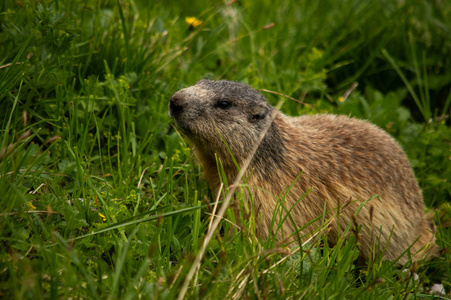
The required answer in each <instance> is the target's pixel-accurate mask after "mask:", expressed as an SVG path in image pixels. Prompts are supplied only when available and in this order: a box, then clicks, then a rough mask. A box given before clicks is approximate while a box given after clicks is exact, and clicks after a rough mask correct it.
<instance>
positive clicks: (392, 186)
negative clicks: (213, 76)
mask: <svg viewBox="0 0 451 300" xmlns="http://www.w3.org/2000/svg"><path fill="white" fill-rule="evenodd" d="M224 101H226V102H227V103H230V107H224V106H227V105H226V104H227V103H226V102H224ZM169 110H170V114H171V116H172V117H173V118H174V119H175V121H176V123H177V125H178V127H179V128H180V129H181V131H182V132H183V133H184V134H185V135H186V136H187V138H188V139H189V140H190V141H191V143H192V144H193V146H194V150H195V153H196V154H197V157H198V158H199V160H200V162H201V163H202V165H203V167H204V171H205V176H206V178H207V181H208V183H209V185H210V187H211V188H212V190H213V192H217V191H218V188H219V185H220V179H219V176H218V171H217V165H216V159H215V154H216V155H217V157H218V158H219V159H220V161H221V162H222V164H223V167H224V171H225V173H226V176H227V180H228V182H229V183H231V182H233V180H234V179H235V177H236V176H237V173H238V172H237V167H236V166H235V164H234V163H233V160H232V158H231V155H230V152H231V153H232V155H233V157H234V158H235V159H236V161H237V163H238V164H239V165H240V166H241V165H242V164H243V162H244V161H245V160H246V159H247V158H248V155H249V153H250V152H251V149H252V147H253V146H254V144H255V143H256V141H257V140H258V138H259V135H260V133H261V132H265V130H266V129H267V132H266V135H265V136H264V138H263V140H262V142H261V144H260V145H259V147H258V148H257V151H256V153H255V155H254V157H253V158H252V160H251V163H250V165H249V168H248V171H247V173H246V175H245V177H246V178H247V176H249V175H250V176H249V178H248V179H247V184H248V186H250V188H251V191H252V194H253V200H254V205H255V206H256V207H259V208H260V212H261V216H260V217H259V218H258V220H259V221H258V224H257V226H258V229H259V232H260V233H261V235H262V236H268V235H269V234H271V232H269V231H270V228H269V227H270V224H271V219H272V218H273V213H274V210H275V208H276V205H277V201H278V199H282V198H283V199H284V201H285V206H286V208H287V209H289V208H291V207H292V206H293V205H294V204H295V203H296V202H297V201H298V200H299V199H300V198H301V197H302V196H303V195H304V194H306V193H307V192H308V191H309V190H310V189H311V191H310V192H309V193H308V194H307V195H306V196H305V197H304V198H303V199H302V200H300V201H299V203H297V204H296V205H295V206H294V208H293V210H292V212H291V215H292V218H293V220H295V223H296V227H297V228H300V227H302V226H304V225H305V224H307V223H308V222H310V221H311V220H313V219H315V218H317V217H318V216H321V215H322V214H323V212H324V207H325V205H326V210H327V211H333V210H334V209H335V211H334V212H331V213H330V214H329V215H328V217H331V216H336V220H339V222H338V221H335V222H332V223H331V227H332V228H331V231H330V233H329V237H328V239H329V241H330V242H332V244H333V243H334V242H335V241H336V240H337V236H338V231H339V229H338V226H340V228H341V230H343V229H344V228H346V226H347V225H348V224H349V223H350V222H351V221H352V218H354V217H353V215H355V213H356V211H357V209H358V207H359V206H360V204H361V203H362V201H365V200H367V199H369V198H371V197H372V196H374V195H375V194H377V195H379V199H377V198H375V199H372V200H370V201H369V202H368V203H366V204H365V205H363V207H362V209H361V211H360V212H359V213H358V214H357V216H356V217H355V220H354V222H357V223H358V224H362V225H363V226H362V229H361V231H360V240H359V241H360V244H361V246H360V251H361V256H362V258H363V259H365V260H367V259H369V258H370V257H371V255H372V253H373V251H374V243H377V242H379V243H380V246H379V248H381V249H383V248H384V247H385V245H386V244H387V241H388V240H389V239H390V241H389V243H388V244H387V249H386V251H385V253H384V256H385V258H387V259H389V260H394V259H396V258H397V257H398V256H400V255H401V253H402V252H403V251H405V250H406V249H407V248H408V247H410V246H411V245H412V244H413V246H412V248H411V253H412V257H413V259H414V260H417V259H420V258H423V257H424V256H425V255H426V254H427V253H429V251H433V252H436V251H437V248H436V246H435V244H434V241H435V237H434V235H433V234H432V233H431V231H430V230H429V228H428V222H427V220H426V218H425V214H424V205H423V199H422V194H421V190H420V188H419V187H418V184H417V181H416V179H415V176H414V174H413V171H412V168H411V166H410V164H409V161H408V160H407V157H406V155H405V153H404V151H403V150H402V149H401V147H400V146H399V144H398V143H397V142H396V141H395V140H394V139H393V138H392V137H391V136H390V135H388V134H387V133H386V132H384V131H383V130H381V129H379V128H378V127H376V126H375V125H372V124H370V123H368V122H366V121H362V120H358V119H354V118H348V117H345V116H336V115H328V114H324V115H315V116H300V117H296V118H292V117H288V116H285V115H284V114H282V113H281V112H279V111H277V110H275V109H274V108H273V107H271V106H270V105H269V104H268V102H267V101H266V99H265V98H264V97H263V96H262V95H261V94H260V93H258V92H257V91H256V90H254V89H252V88H251V87H249V86H246V85H244V84H241V83H236V82H231V81H210V80H201V81H199V82H198V83H197V84H196V85H195V86H192V87H189V88H187V89H183V90H181V91H179V92H177V93H175V94H174V96H173V97H172V98H171V101H170V104H169ZM226 145H227V146H228V147H229V148H230V152H229V150H228V149H227V147H226ZM299 176H300V177H299ZM298 177H299V179H298V180H297V181H296V179H297V178H298ZM293 183H294V185H293V187H292V188H291V190H289V192H287V191H288V188H289V186H290V185H292V184H293ZM348 202H350V203H348ZM345 203H348V204H346V205H345V206H346V208H342V209H341V213H340V215H339V216H338V215H337V210H336V209H337V206H340V205H344V204H345ZM338 223H340V224H338ZM315 226H317V225H312V226H310V227H307V229H306V231H311V230H313V229H314V228H315ZM282 229H283V233H282V234H281V236H280V238H282V237H286V236H289V235H291V234H292V233H293V231H294V230H295V226H294V225H293V223H292V222H290V221H288V220H287V221H285V222H284V224H283V228H282ZM272 233H273V232H272ZM303 233H305V232H303ZM390 234H392V236H391V238H389V237H390ZM417 239H418V241H417V242H415V241H416V240H417ZM428 244H431V245H432V247H430V248H433V250H428V252H427V251H422V250H421V249H422V248H423V247H424V248H427V246H428ZM406 260H407V256H406V255H404V256H403V257H402V258H401V260H400V262H401V263H404V262H405V261H406Z"/></svg>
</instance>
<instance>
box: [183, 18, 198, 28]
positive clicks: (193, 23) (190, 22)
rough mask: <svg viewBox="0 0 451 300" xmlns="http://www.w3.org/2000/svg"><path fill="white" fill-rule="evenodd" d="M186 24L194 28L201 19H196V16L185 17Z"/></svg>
mask: <svg viewBox="0 0 451 300" xmlns="http://www.w3.org/2000/svg"><path fill="white" fill-rule="evenodd" d="M185 22H186V24H188V25H190V26H193V27H194V28H196V27H198V26H200V24H202V21H201V20H199V19H197V18H196V17H186V18H185Z"/></svg>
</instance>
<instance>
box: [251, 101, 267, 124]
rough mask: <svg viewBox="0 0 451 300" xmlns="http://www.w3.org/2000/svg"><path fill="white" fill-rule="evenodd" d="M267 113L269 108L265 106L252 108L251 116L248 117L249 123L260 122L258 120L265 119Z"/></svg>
mask: <svg viewBox="0 0 451 300" xmlns="http://www.w3.org/2000/svg"><path fill="white" fill-rule="evenodd" d="M268 113H269V108H268V107H267V106H266V105H258V106H256V107H254V109H253V111H252V114H251V115H250V117H249V122H251V123H253V122H257V121H260V120H262V119H264V118H266V116H267V115H268Z"/></svg>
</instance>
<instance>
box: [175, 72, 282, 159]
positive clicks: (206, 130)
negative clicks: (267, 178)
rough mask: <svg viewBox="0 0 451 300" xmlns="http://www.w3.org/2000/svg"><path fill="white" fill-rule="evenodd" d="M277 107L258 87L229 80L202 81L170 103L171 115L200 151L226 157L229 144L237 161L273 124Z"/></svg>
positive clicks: (246, 153)
mask: <svg viewBox="0 0 451 300" xmlns="http://www.w3.org/2000/svg"><path fill="white" fill-rule="evenodd" d="M273 110H274V109H273V107H272V106H271V105H270V104H269V103H268V102H267V100H266V98H265V97H264V96H262V95H261V94H260V93H259V92H258V91H256V90H255V89H253V88H251V87H249V86H247V85H245V84H243V83H238V82H233V81H225V80H221V81H212V80H205V79H203V80H200V81H198V82H197V83H196V85H194V86H191V87H189V88H185V89H182V90H180V91H178V92H176V93H175V94H174V95H173V96H172V98H171V100H170V102H169V114H170V116H171V117H172V118H173V119H174V120H175V122H176V124H177V126H178V128H180V130H181V131H182V132H183V133H184V134H185V135H186V136H187V137H188V139H189V140H190V141H191V142H192V143H193V144H194V145H195V146H196V147H197V148H198V150H200V151H201V152H202V153H203V154H204V155H209V156H212V155H214V153H216V154H217V155H218V156H219V157H220V158H225V157H230V154H229V153H228V150H227V147H229V149H230V151H231V152H232V154H233V155H234V157H235V158H236V159H237V160H242V159H245V158H246V155H248V154H249V152H250V151H251V149H252V147H253V145H254V143H255V142H256V141H257V140H258V137H259V135H260V132H262V131H263V130H265V129H266V128H267V127H268V126H269V124H271V119H272V111H273ZM226 145H227V146H226Z"/></svg>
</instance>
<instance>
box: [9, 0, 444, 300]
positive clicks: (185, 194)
mask: <svg viewBox="0 0 451 300" xmlns="http://www.w3.org/2000/svg"><path fill="white" fill-rule="evenodd" d="M298 2H299V1H291V0H285V1H280V2H278V3H277V4H275V2H274V1H266V0H263V1H254V2H252V1H236V2H234V3H226V2H220V1H195V2H194V3H190V5H186V3H185V2H183V1H164V2H163V1H161V2H159V1H143V0H117V1H113V0H111V1H95V0H86V1H74V0H68V1H58V0H52V1H51V0H42V1H31V0H26V1H14V0H3V1H1V3H0V23H1V24H2V26H1V29H0V297H3V298H5V299H23V298H25V299H41V298H51V299H56V298H94V299H96V298H101V299H105V298H111V299H117V298H121V299H135V298H138V297H140V298H143V299H175V298H177V297H178V296H179V295H180V291H181V290H182V287H183V286H184V284H185V286H186V287H187V290H186V298H188V299H214V298H227V299H228V298H236V299H241V298H244V299H247V298H257V299H278V298H281V299H282V298H295V299H298V298H301V297H304V298H305V299H312V298H321V299H323V298H332V297H333V298H337V299H354V298H358V299H379V298H380V299H388V298H393V299H417V298H422V299H423V298H431V296H430V295H428V287H430V286H431V285H432V284H433V283H437V282H442V283H443V284H444V285H445V287H446V288H447V290H448V291H449V290H450V288H451V279H450V278H451V263H450V261H451V256H450V254H449V248H450V244H451V228H450V225H451V218H450V215H451V153H450V151H451V128H450V117H449V115H450V114H451V109H450V108H451V92H450V86H451V71H450V70H451V55H450V53H451V38H450V37H451V19H450V18H449V15H450V14H451V5H450V4H449V3H448V2H447V1H426V2H425V1H415V0H414V1H358V0H346V1H342V2H340V4H338V2H336V1H327V0H321V1H317V2H312V1H305V2H301V3H298ZM186 17H196V18H197V19H198V20H201V21H202V23H201V24H200V25H198V26H196V27H194V26H190V25H188V24H187V22H186V21H185V18H186ZM201 78H210V79H230V80H236V81H242V82H245V83H248V84H250V85H252V86H254V87H255V88H258V89H266V90H271V91H274V92H277V93H282V94H286V95H289V96H290V97H293V98H296V99H302V100H303V101H305V102H306V103H308V104H310V105H313V107H311V106H303V105H301V104H299V103H298V102H295V101H291V100H289V99H285V102H284V104H283V106H282V107H281V110H282V111H284V112H285V113H287V114H289V115H299V114H314V113H323V112H331V113H338V114H350V115H353V116H356V117H359V118H365V119H369V120H371V121H372V122H374V123H375V124H377V125H379V126H380V127H382V128H384V129H385V130H387V131H388V132H389V133H390V134H392V135H393V136H394V137H395V138H396V139H397V140H398V141H399V142H400V143H401V144H402V146H403V147H404V149H405V150H406V152H407V154H408V156H409V158H410V160H411V162H412V166H413V167H414V169H415V172H416V176H417V178H418V181H419V183H420V185H421V187H422V189H423V193H424V197H425V203H426V206H427V208H428V210H429V213H430V214H431V215H433V216H434V217H433V219H434V221H435V223H436V224H437V227H438V229H437V237H438V243H439V245H440V246H441V247H443V248H445V251H444V253H443V255H442V257H441V258H439V259H437V260H435V261H432V262H424V263H421V264H419V265H417V264H415V265H410V264H408V265H406V266H405V267H407V268H410V269H411V270H414V271H416V273H417V274H418V275H419V276H420V279H419V280H415V279H414V277H413V276H412V275H411V274H410V273H409V272H403V268H401V267H399V266H396V265H395V264H393V263H391V262H387V261H383V260H381V259H380V257H375V259H374V260H373V261H371V262H369V264H368V265H367V266H363V267H362V266H359V265H357V264H356V262H355V261H354V260H355V258H356V257H357V255H358V245H356V243H355V234H354V232H355V230H357V229H356V226H358V224H350V225H349V227H348V228H347V229H346V230H344V232H343V236H342V238H341V239H340V240H339V242H338V245H337V246H336V247H334V248H329V247H328V246H327V243H326V239H327V238H326V237H325V235H324V232H323V231H319V232H318V236H319V238H318V239H317V241H316V242H311V243H308V244H305V245H303V247H302V248H301V249H300V250H297V249H296V248H286V247H284V246H283V245H280V244H279V243H278V242H277V241H276V240H273V239H269V240H268V241H262V240H260V239H258V238H257V236H256V234H255V229H254V223H253V222H254V221H255V220H254V219H253V218H250V219H249V220H247V221H246V220H244V219H243V220H239V222H238V223H239V224H242V225H243V230H241V231H238V230H236V227H235V226H234V225H233V223H234V221H236V220H235V217H236V216H235V215H234V214H233V212H232V211H231V210H230V209H229V210H227V211H226V214H225V216H226V218H227V219H228V220H230V221H231V222H229V221H222V222H220V223H219V227H218V229H217V230H215V231H214V232H213V234H212V239H211V241H210V242H209V243H208V245H207V246H206V248H205V253H204V255H203V257H202V259H201V260H200V264H199V265H194V267H195V268H194V269H193V270H194V273H192V275H193V276H192V278H190V277H188V276H187V275H188V274H189V271H190V269H191V268H193V263H194V261H195V259H196V255H197V254H198V253H199V250H200V249H201V248H202V247H203V243H204V237H205V235H206V234H207V232H208V228H209V224H210V215H211V212H212V209H213V206H214V204H215V201H216V199H215V195H212V194H211V192H210V191H209V189H208V186H207V184H206V182H205V180H204V178H203V177H202V170H201V169H200V167H199V166H198V165H197V164H196V162H195V159H194V157H193V156H192V154H191V150H190V149H189V147H188V145H187V144H186V142H185V141H184V140H183V138H181V137H180V136H179V134H178V133H177V132H176V131H175V129H174V127H173V126H172V125H171V124H172V123H171V120H170V118H169V116H168V113H167V104H168V101H169V98H170V97H171V95H172V94H173V93H174V92H175V91H177V90H178V89H180V88H182V87H186V86H189V85H192V84H194V83H195V82H196V81H197V80H199V79H201ZM355 82H357V83H358V85H357V86H356V85H355V84H354V83H355ZM264 94H265V96H267V97H268V100H269V101H270V102H272V103H273V104H276V103H278V102H279V100H280V99H282V97H280V96H277V95H276V94H273V93H267V92H264ZM245 192H246V190H245V189H243V190H242V191H239V192H238V196H237V197H236V201H238V203H236V204H235V205H239V206H240V207H241V208H242V216H243V215H244V214H249V215H253V213H254V212H253V211H252V208H251V207H247V204H246V203H243V201H242V196H240V195H242V194H240V193H245ZM279 213H283V212H282V211H280V212H279ZM242 216H241V218H242ZM324 222H325V223H324V224H325V226H327V220H324ZM276 225H277V224H275V225H274V226H276ZM446 249H448V250H446ZM185 282H186V283H185Z"/></svg>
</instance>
